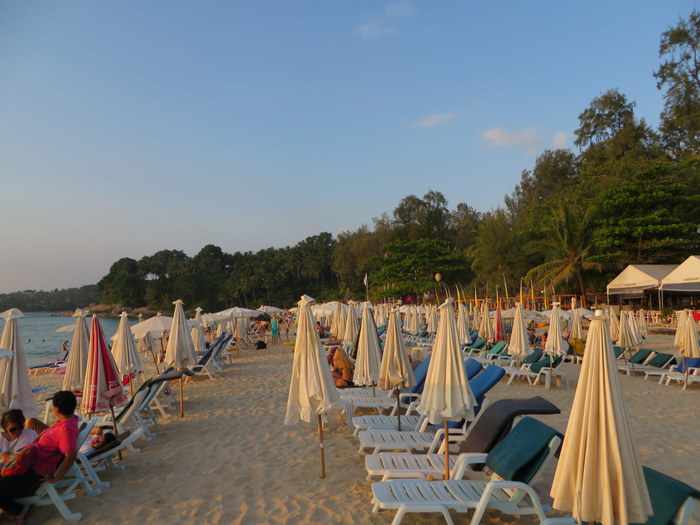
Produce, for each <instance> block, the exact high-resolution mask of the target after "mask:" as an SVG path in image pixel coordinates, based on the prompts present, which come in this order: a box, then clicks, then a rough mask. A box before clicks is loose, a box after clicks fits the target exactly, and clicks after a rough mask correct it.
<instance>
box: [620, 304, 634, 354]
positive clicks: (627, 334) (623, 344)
mask: <svg viewBox="0 0 700 525" xmlns="http://www.w3.org/2000/svg"><path fill="white" fill-rule="evenodd" d="M617 344H618V346H619V347H620V348H623V349H624V350H625V351H628V350H629V349H630V348H633V347H635V346H636V345H637V341H635V339H634V336H633V335H632V331H631V330H630V325H629V322H628V321H627V312H626V311H624V310H623V311H621V312H620V325H619V330H618V339H617Z"/></svg>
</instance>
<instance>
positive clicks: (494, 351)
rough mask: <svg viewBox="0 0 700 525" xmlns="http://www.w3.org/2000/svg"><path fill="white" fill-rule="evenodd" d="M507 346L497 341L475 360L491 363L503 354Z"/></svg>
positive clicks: (503, 342)
mask: <svg viewBox="0 0 700 525" xmlns="http://www.w3.org/2000/svg"><path fill="white" fill-rule="evenodd" d="M507 347H508V344H507V343H506V342H505V341H498V342H497V343H495V344H494V345H493V346H492V347H491V348H489V349H488V350H487V351H486V352H484V353H482V354H481V355H479V356H478V357H477V358H476V359H478V360H479V361H482V362H484V361H493V360H496V359H498V358H499V357H500V356H501V355H503V354H505V352H506V348H507Z"/></svg>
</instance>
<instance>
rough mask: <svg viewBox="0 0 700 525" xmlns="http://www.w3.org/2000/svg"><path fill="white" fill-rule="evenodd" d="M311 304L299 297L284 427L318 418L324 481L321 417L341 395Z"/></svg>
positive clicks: (311, 301)
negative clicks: (336, 385) (324, 350)
mask: <svg viewBox="0 0 700 525" xmlns="http://www.w3.org/2000/svg"><path fill="white" fill-rule="evenodd" d="M313 302H314V300H313V299H312V298H311V297H309V296H308V295H304V296H302V297H301V300H300V301H299V310H298V312H297V337H296V342H295V344H294V361H293V362H292V377H291V382H290V384H289V396H288V398H287V411H286V414H285V416H284V424H285V425H293V424H295V423H297V422H299V421H305V422H306V423H310V422H311V418H312V417H314V416H316V417H317V418H318V433H319V443H320V449H321V478H325V477H326V464H325V456H324V449H323V421H322V416H323V415H324V414H326V413H327V412H328V411H329V410H330V409H331V408H333V406H334V405H337V404H338V403H340V396H339V395H338V390H337V389H336V388H335V384H334V383H333V377H332V376H331V370H330V368H329V367H328V361H327V360H326V358H325V356H324V355H323V354H322V352H321V342H320V341H319V339H318V334H317V333H316V330H315V328H314V322H313V318H312V316H311V305H312V304H313Z"/></svg>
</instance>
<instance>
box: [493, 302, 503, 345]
mask: <svg viewBox="0 0 700 525" xmlns="http://www.w3.org/2000/svg"><path fill="white" fill-rule="evenodd" d="M493 326H494V331H493V332H494V333H493V339H494V341H503V318H502V317H501V304H500V303H497V304H496V318H495V319H494V323H493Z"/></svg>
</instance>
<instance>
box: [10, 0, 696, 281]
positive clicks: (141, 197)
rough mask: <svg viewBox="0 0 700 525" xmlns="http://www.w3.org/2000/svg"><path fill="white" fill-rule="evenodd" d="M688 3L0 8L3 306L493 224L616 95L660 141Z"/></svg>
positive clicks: (400, 1) (29, 0) (357, 1)
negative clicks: (415, 227)
mask: <svg viewBox="0 0 700 525" xmlns="http://www.w3.org/2000/svg"><path fill="white" fill-rule="evenodd" d="M696 4H697V1H687V0H686V1H673V0H665V1H664V2H659V1H657V0H632V1H616V2H608V1H587V2H562V1H545V0H542V1H537V2H466V1H459V2H458V1H441V2H433V1H420V0H397V1H388V2H381V1H363V0H353V1H340V0H339V1H328V2H318V1H301V0H300V1H281V0H280V1H277V2H268V1H263V0H260V1H251V2H235V1H231V2H206V1H201V2H177V1H172V0H171V1H160V2H138V1H124V2H92V1H87V0H86V1H80V0H76V1H73V2H46V1H43V2H40V1H33V0H26V1H24V2H2V1H0V219H2V220H1V221H0V222H1V224H0V292H5V291H12V290H20V289H30V288H31V289H52V288H62V287H69V286H79V285H84V284H92V283H95V282H97V281H98V280H99V279H100V278H101V277H102V276H103V275H105V274H106V273H107V271H108V270H109V266H110V264H111V263H112V262H114V261H115V260H117V259H118V258H120V257H133V258H137V259H138V258H140V257H142V256H144V255H150V254H152V253H154V252H156V251H157V250H160V249H183V250H185V252H187V253H188V254H190V255H194V254H195V253H196V252H197V251H198V250H199V249H200V248H201V247H202V246H204V245H205V244H208V243H214V244H217V245H219V246H221V247H222V248H223V249H224V250H226V251H229V252H233V251H237V250H256V249H260V248H264V247H268V246H285V245H289V244H294V243H296V242H297V241H299V240H302V239H303V238H304V237H306V236H309V235H314V234H316V233H318V232H321V231H329V232H331V233H333V234H337V233H338V232H340V231H343V230H347V229H353V228H356V227H358V226H360V225H361V224H367V223H371V218H372V217H376V216H378V215H380V214H381V213H383V212H390V211H391V210H392V209H393V208H394V207H395V205H396V204H397V203H398V201H399V200H400V199H401V198H402V197H404V196H406V195H409V194H416V195H423V194H424V193H425V192H426V191H428V190H429V189H435V190H438V191H441V192H443V193H444V194H445V195H446V197H447V198H448V200H449V203H450V205H451V206H454V205H456V204H457V203H458V202H467V203H468V204H470V205H471V206H473V207H475V208H477V209H479V210H489V209H493V208H495V207H497V206H499V205H501V204H502V202H503V197H504V195H505V194H507V193H509V192H511V191H512V190H513V187H514V186H515V184H516V183H517V182H518V180H519V178H520V173H521V171H522V170H523V169H526V168H530V167H531V166H532V165H533V163H534V160H535V158H536V156H537V154H538V153H540V152H542V151H543V150H544V149H547V148H552V147H573V144H572V142H573V141H572V135H573V130H574V129H575V128H576V125H577V117H578V114H579V113H580V112H581V111H582V110H583V109H584V108H585V107H586V105H587V104H588V103H589V102H590V101H591V99H592V98H593V97H595V96H597V95H599V94H600V93H602V92H603V91H604V90H607V89H609V88H617V89H619V90H621V91H622V92H624V93H625V94H626V95H627V96H628V97H629V98H630V99H632V100H634V101H635V102H636V104H637V107H636V111H637V114H638V116H640V117H644V118H645V119H646V120H647V121H648V122H649V123H651V124H653V125H656V124H657V122H658V115H659V113H660V110H661V107H662V103H663V101H662V97H661V95H660V93H659V91H658V90H657V89H656V85H655V82H654V79H653V76H652V74H653V71H654V69H655V68H656V67H657V66H658V62H659V59H658V44H659V38H660V35H661V33H662V32H663V31H664V30H665V29H667V28H668V27H669V26H670V25H672V24H674V23H676V22H677V21H678V19H679V17H681V16H687V15H688V14H689V13H690V11H691V10H692V9H694V8H697V5H696Z"/></svg>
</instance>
